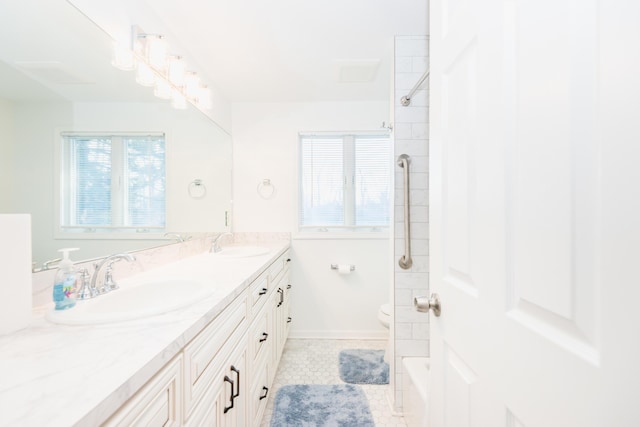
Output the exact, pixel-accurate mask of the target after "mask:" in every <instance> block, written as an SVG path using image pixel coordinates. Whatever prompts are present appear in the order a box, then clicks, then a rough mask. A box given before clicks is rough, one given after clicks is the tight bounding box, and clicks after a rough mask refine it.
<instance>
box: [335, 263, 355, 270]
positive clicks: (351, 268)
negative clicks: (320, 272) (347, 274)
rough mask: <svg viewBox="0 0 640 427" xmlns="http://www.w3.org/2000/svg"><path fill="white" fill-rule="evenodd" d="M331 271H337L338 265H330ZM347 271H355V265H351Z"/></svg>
mask: <svg viewBox="0 0 640 427" xmlns="http://www.w3.org/2000/svg"><path fill="white" fill-rule="evenodd" d="M331 269H332V270H337V269H338V264H331ZM349 269H350V270H351V271H356V266H355V265H353V264H351V265H350V266H349Z"/></svg>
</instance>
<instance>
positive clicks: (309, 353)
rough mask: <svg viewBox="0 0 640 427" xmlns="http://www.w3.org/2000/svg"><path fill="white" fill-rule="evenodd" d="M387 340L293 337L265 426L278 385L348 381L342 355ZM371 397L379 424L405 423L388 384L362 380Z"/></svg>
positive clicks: (402, 425) (375, 346)
mask: <svg viewBox="0 0 640 427" xmlns="http://www.w3.org/2000/svg"><path fill="white" fill-rule="evenodd" d="M385 345H386V342H385V341H371V340H302V339H289V340H287V343H286V344H285V348H284V352H283V353H282V359H281V360H280V365H279V366H278V372H277V373H276V378H275V380H274V384H273V389H272V391H270V392H269V401H268V402H267V408H266V410H265V414H264V417H263V418H262V424H261V427H269V423H270V422H271V414H272V413H273V402H274V399H275V395H276V393H277V392H278V389H279V388H280V387H282V386H283V385H286V384H344V382H343V381H342V380H341V379H340V373H339V370H338V369H339V368H338V355H339V353H340V351H341V350H345V349H350V348H364V349H380V350H382V349H384V348H385ZM361 387H362V389H363V390H364V393H365V394H366V395H367V398H368V399H369V407H370V409H371V414H372V415H373V419H374V421H375V423H376V426H377V427H384V426H393V427H405V426H406V424H405V422H404V419H403V418H402V417H396V416H393V414H392V413H391V407H390V406H389V403H388V400H387V395H386V393H387V388H388V387H389V386H388V385H374V384H362V385H361Z"/></svg>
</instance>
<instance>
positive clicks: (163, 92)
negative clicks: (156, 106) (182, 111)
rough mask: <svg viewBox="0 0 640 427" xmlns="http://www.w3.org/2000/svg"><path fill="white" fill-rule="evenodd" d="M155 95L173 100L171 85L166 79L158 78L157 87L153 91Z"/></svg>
mask: <svg viewBox="0 0 640 427" xmlns="http://www.w3.org/2000/svg"><path fill="white" fill-rule="evenodd" d="M153 94H154V95H155V96H157V97H158V98H161V99H171V96H172V93H171V85H170V84H169V82H168V81H166V80H165V79H162V78H158V77H156V87H155V88H154V89H153Z"/></svg>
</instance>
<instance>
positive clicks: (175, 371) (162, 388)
mask: <svg viewBox="0 0 640 427" xmlns="http://www.w3.org/2000/svg"><path fill="white" fill-rule="evenodd" d="M181 398H182V355H181V354H179V355H178V356H176V357H175V358H174V359H173V360H172V361H171V362H169V363H168V364H167V365H165V367H164V368H162V369H161V370H160V372H158V373H157V374H156V375H155V376H154V377H153V378H152V379H151V380H150V381H149V382H148V383H147V384H146V385H145V386H144V387H143V388H142V389H141V390H140V391H138V393H136V395H135V396H134V397H133V398H131V399H130V400H129V402H127V403H126V404H125V405H124V406H123V407H121V408H120V409H119V410H118V411H117V412H116V413H115V414H114V415H113V416H111V418H109V419H108V420H107V422H105V423H104V425H105V426H108V427H115V426H123V427H124V426H145V427H155V426H158V427H160V426H165V427H173V426H180V425H182V401H181Z"/></svg>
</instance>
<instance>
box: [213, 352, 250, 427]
mask: <svg viewBox="0 0 640 427" xmlns="http://www.w3.org/2000/svg"><path fill="white" fill-rule="evenodd" d="M246 349H247V347H246V345H245V344H243V343H241V344H240V345H239V346H238V347H237V349H236V350H235V351H234V352H233V354H232V355H231V357H230V358H229V359H228V362H227V364H226V365H225V367H226V368H225V369H224V370H223V371H222V372H221V373H220V376H219V377H218V378H219V381H220V382H222V384H223V392H222V393H221V394H220V397H221V398H222V402H221V404H219V411H218V414H219V420H220V426H221V427H246V426H247V425H249V424H247V423H246V422H245V419H246V411H247V408H246V406H247V394H248V390H247V384H248V381H247V375H246V374H247V362H246V354H247V350H246Z"/></svg>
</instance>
